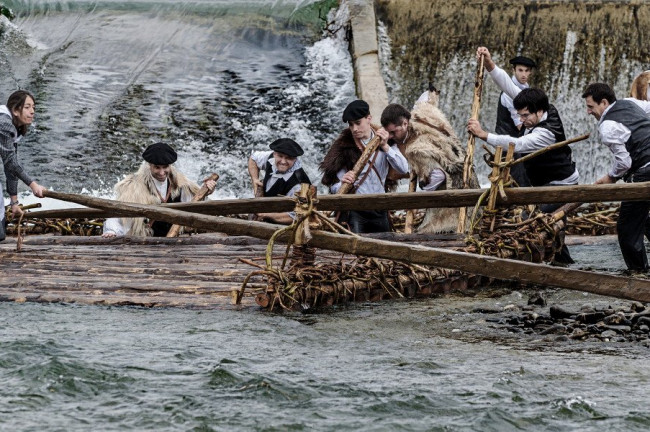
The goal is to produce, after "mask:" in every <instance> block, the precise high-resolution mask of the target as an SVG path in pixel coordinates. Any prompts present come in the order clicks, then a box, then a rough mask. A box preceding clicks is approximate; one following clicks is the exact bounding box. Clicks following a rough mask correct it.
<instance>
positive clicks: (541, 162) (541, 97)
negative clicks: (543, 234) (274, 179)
mask: <svg viewBox="0 0 650 432" xmlns="http://www.w3.org/2000/svg"><path fill="white" fill-rule="evenodd" d="M476 55H477V57H480V56H481V55H483V58H484V63H485V69H487V71H488V73H489V74H490V76H491V77H492V79H493V80H494V81H495V83H496V84H497V85H498V86H499V87H500V88H501V90H503V91H504V92H505V93H506V94H508V95H509V96H510V97H511V98H513V105H514V107H515V109H516V110H517V114H518V115H519V118H520V119H521V122H522V128H521V130H520V132H519V137H517V138H513V137H511V136H510V135H497V134H493V133H488V132H486V131H484V130H483V128H482V127H481V124H480V123H479V122H478V120H474V119H470V120H469V122H468V125H467V130H468V131H469V132H470V133H471V134H473V135H474V136H476V137H478V138H481V139H482V140H484V141H486V142H487V143H488V144H490V145H492V146H494V147H496V146H500V147H502V148H504V149H506V150H507V149H508V146H509V144H510V143H514V145H515V153H522V154H528V153H533V152H535V151H537V150H541V149H544V148H546V147H548V146H550V145H552V144H555V143H557V142H561V141H565V140H566V135H565V134H564V125H563V124H562V120H561V119H560V115H559V113H558V112H557V109H555V107H554V106H553V105H551V104H550V103H549V101H548V96H546V93H544V91H542V90H540V89H537V88H526V89H523V90H522V89H520V88H519V87H517V86H516V85H515V84H514V83H513V82H512V80H511V79H510V77H509V76H508V74H507V73H506V72H505V71H504V70H503V69H501V68H499V67H498V66H497V65H496V64H495V63H494V61H493V60H492V57H491V55H490V52H489V51H488V49H487V48H485V47H479V48H478V50H477V52H476ZM524 168H525V169H526V174H527V176H528V179H529V180H530V183H531V185H532V186H562V185H574V184H578V180H579V179H580V175H579V173H578V170H577V169H576V166H575V162H574V161H573V158H572V156H571V148H569V146H564V147H561V148H558V149H555V150H551V151H548V152H546V153H543V154H541V155H540V156H537V157H535V158H533V159H531V160H529V161H527V162H524ZM561 205H562V204H561V203H556V204H544V205H542V206H540V209H541V210H542V211H543V212H545V213H550V212H553V211H554V210H556V209H557V208H559V207H560V206H561ZM554 260H555V262H557V263H561V264H570V263H573V262H574V261H573V259H571V257H570V255H569V251H568V249H567V247H566V245H563V247H562V250H561V251H560V252H558V253H556V254H555V258H554Z"/></svg>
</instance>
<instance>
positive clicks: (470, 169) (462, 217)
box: [456, 54, 484, 233]
mask: <svg viewBox="0 0 650 432" xmlns="http://www.w3.org/2000/svg"><path fill="white" fill-rule="evenodd" d="M483 60H484V58H483V54H481V57H480V59H479V62H478V68H477V70H476V79H475V80H474V99H473V100H472V113H471V115H470V118H472V119H474V120H478V115H479V111H480V109H481V95H482V94H483V70H484V69H483ZM475 147H476V137H474V135H472V134H469V137H468V138H467V153H466V154H465V163H464V165H463V189H469V188H470V181H471V179H472V176H473V174H474V149H475ZM466 220H467V208H466V207H461V208H460V210H459V213H458V229H457V230H456V231H457V232H459V233H464V232H465V222H466Z"/></svg>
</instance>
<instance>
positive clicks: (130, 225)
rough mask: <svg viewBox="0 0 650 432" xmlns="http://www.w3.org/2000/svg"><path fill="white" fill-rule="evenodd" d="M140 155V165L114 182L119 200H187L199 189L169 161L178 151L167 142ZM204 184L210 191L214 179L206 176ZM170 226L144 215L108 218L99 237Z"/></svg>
mask: <svg viewBox="0 0 650 432" xmlns="http://www.w3.org/2000/svg"><path fill="white" fill-rule="evenodd" d="M142 158H143V159H144V162H142V165H140V169H138V171H137V172H136V173H135V174H129V175H128V176H126V178H125V179H124V180H122V181H120V182H119V183H117V184H116V185H115V194H116V199H117V200H118V201H124V202H132V203H138V204H160V203H170V202H189V201H191V200H192V197H193V196H194V195H195V194H196V193H197V192H198V191H199V186H198V185H197V184H196V183H194V182H191V181H190V180H188V179H187V177H185V175H183V173H181V172H180V171H178V170H177V169H176V168H175V167H174V166H173V165H172V164H173V163H174V162H176V159H177V155H176V152H175V151H174V149H173V148H171V147H170V146H169V145H167V144H165V143H155V144H151V145H150V146H149V147H147V148H146V150H145V151H144V153H142ZM205 185H206V186H207V188H208V189H209V190H210V193H212V192H213V191H214V187H215V185H216V183H215V182H214V181H213V180H208V181H206V183H205ZM171 226H172V224H170V223H168V222H162V221H147V220H146V219H145V218H109V219H106V221H105V222H104V234H103V235H102V237H115V236H124V235H131V236H143V237H144V236H149V237H150V236H153V237H165V236H166V235H167V232H168V231H169V229H170V228H171Z"/></svg>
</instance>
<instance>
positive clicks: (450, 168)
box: [381, 88, 478, 233]
mask: <svg viewBox="0 0 650 432" xmlns="http://www.w3.org/2000/svg"><path fill="white" fill-rule="evenodd" d="M438 97H439V92H438V91H437V90H436V89H435V88H432V89H430V90H429V91H427V92H425V93H424V94H423V95H422V96H420V98H419V99H418V101H417V102H416V103H415V107H414V108H413V110H412V111H411V112H409V111H408V110H407V109H406V108H405V107H403V106H402V105H399V104H390V105H388V106H387V107H386V108H385V109H384V111H383V112H382V114H381V124H382V126H383V127H384V129H385V130H386V131H387V132H388V134H389V137H390V139H391V140H392V141H394V142H395V143H396V144H397V145H398V146H399V147H400V149H402V153H403V154H404V156H405V157H406V160H407V161H408V163H409V166H410V167H411V170H413V172H414V173H415V174H416V175H417V177H418V184H419V186H420V189H421V190H423V191H426V192H430V191H434V190H443V189H460V188H462V187H463V165H464V160H465V150H464V149H463V146H462V144H461V143H460V140H459V139H458V137H457V136H456V133H455V132H454V129H453V127H452V126H451V124H450V123H449V121H448V120H447V117H446V116H445V115H444V113H443V112H442V111H441V110H440V109H439V108H438ZM472 183H473V184H472V186H473V187H478V181H477V180H476V178H474V179H472ZM468 214H469V213H468ZM458 215H459V211H458V209H456V208H431V209H427V211H426V213H425V216H424V220H423V221H422V223H421V224H420V225H419V226H418V227H417V231H418V232H421V233H440V232H453V231H456V229H457V227H458Z"/></svg>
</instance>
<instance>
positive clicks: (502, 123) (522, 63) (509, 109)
mask: <svg viewBox="0 0 650 432" xmlns="http://www.w3.org/2000/svg"><path fill="white" fill-rule="evenodd" d="M510 64H511V65H512V76H511V77H510V78H511V80H512V82H513V84H514V85H516V86H517V87H519V88H520V89H522V90H523V89H526V88H529V87H530V85H529V80H530V77H531V75H532V74H533V68H536V67H537V64H536V63H535V61H534V60H533V59H530V58H528V57H524V56H517V57H515V58H513V59H511V60H510ZM522 124H523V123H522V121H521V119H520V118H519V114H517V110H516V109H515V106H514V105H513V102H512V98H511V97H510V96H508V94H507V93H505V92H501V95H500V96H499V104H498V106H497V122H496V126H495V127H494V133H496V134H497V135H510V136H511V137H515V138H516V137H518V136H519V131H520V129H521V127H522ZM519 157H521V155H520V154H519V153H515V159H518V158H519ZM510 175H511V176H512V178H514V179H515V181H516V182H517V184H518V185H519V186H522V187H525V186H530V180H528V177H527V176H526V170H525V169H524V166H523V165H522V164H518V165H515V166H513V167H512V168H511V169H510Z"/></svg>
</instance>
